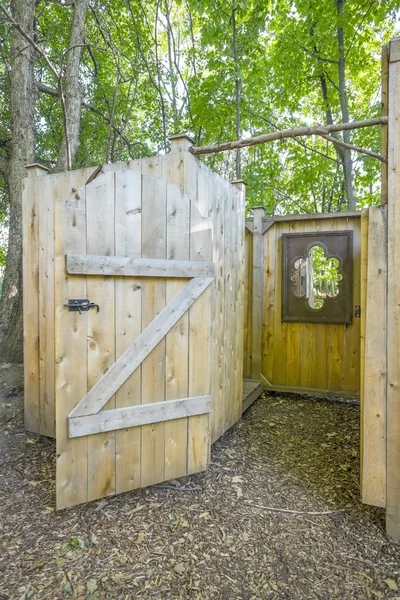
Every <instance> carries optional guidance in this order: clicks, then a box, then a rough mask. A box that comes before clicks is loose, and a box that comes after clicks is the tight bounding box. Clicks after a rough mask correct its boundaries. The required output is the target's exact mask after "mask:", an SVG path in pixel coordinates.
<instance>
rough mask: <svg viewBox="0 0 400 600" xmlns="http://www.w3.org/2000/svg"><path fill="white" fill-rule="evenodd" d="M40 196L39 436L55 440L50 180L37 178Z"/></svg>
mask: <svg viewBox="0 0 400 600" xmlns="http://www.w3.org/2000/svg"><path fill="white" fill-rule="evenodd" d="M39 194H40V197H39V200H38V202H39V204H40V209H39V210H40V213H39V220H38V233H39V405H40V424H39V433H41V434H42V435H47V436H50V437H54V435H55V404H54V383H55V382H54V350H55V349H54V201H53V181H52V180H51V179H50V178H48V177H42V178H40V180H39Z"/></svg>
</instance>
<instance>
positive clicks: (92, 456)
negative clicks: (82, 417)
mask: <svg viewBox="0 0 400 600" xmlns="http://www.w3.org/2000/svg"><path fill="white" fill-rule="evenodd" d="M86 211H87V219H86V227H87V252H88V254H97V253H98V254H110V255H112V254H114V252H115V174H114V173H113V172H111V171H109V172H107V173H104V174H102V175H99V176H98V177H97V178H96V179H95V180H94V181H92V182H91V183H89V184H88V185H87V186H86ZM87 294H88V296H87V297H88V298H89V299H90V300H92V301H93V302H95V303H96V304H98V305H99V306H100V312H99V313H97V312H96V311H94V310H92V311H90V312H89V314H88V354H87V360H88V394H89V395H90V394H93V390H94V389H95V387H97V384H99V383H100V382H101V380H102V378H103V374H104V373H105V372H109V369H110V367H111V366H112V365H113V363H115V280H114V278H112V277H108V278H106V277H104V276H100V275H94V276H91V277H88V279H87ZM115 391H116V390H114V392H113V393H112V394H109V396H108V397H107V400H106V401H105V402H104V403H103V404H102V406H104V405H105V406H106V408H107V409H111V408H115V397H114V393H115ZM86 397H87V396H86ZM78 406H79V405H78ZM78 410H79V409H78ZM111 494H115V433H113V432H109V433H102V434H98V435H97V436H91V437H90V438H89V439H88V500H89V501H90V500H95V499H97V498H104V497H105V496H108V495H111Z"/></svg>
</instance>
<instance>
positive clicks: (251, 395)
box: [242, 379, 263, 413]
mask: <svg viewBox="0 0 400 600" xmlns="http://www.w3.org/2000/svg"><path fill="white" fill-rule="evenodd" d="M262 393H263V384H262V383H261V382H260V381H252V380H249V379H247V380H246V379H244V380H243V407H242V412H243V413H245V412H246V410H247V409H248V408H250V406H251V405H252V404H254V402H255V401H256V400H257V399H258V398H259V397H260V396H261V394H262Z"/></svg>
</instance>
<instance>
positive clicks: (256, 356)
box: [251, 206, 264, 379]
mask: <svg viewBox="0 0 400 600" xmlns="http://www.w3.org/2000/svg"><path fill="white" fill-rule="evenodd" d="M263 216H264V208H263V207H262V206H261V207H260V206H258V207H255V208H253V311H252V312H253V315H252V318H253V325H252V332H253V335H252V352H251V358H252V360H251V376H252V379H259V378H260V373H261V360H262V321H263V316H262V311H263V286H264V265H263V263H264V247H263V246H264V244H263V242H264V240H263V237H262V219H263Z"/></svg>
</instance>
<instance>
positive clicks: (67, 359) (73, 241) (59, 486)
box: [54, 173, 88, 509]
mask: <svg viewBox="0 0 400 600" xmlns="http://www.w3.org/2000/svg"><path fill="white" fill-rule="evenodd" d="M57 180H58V181H57ZM57 180H56V181H55V182H54V183H55V185H56V189H55V190H54V197H55V202H56V203H55V338H56V388H55V397H56V452H57V460H56V498H57V508H58V509H60V508H66V507H68V506H74V505H75V504H80V503H82V502H87V500H88V484H87V475H88V457H87V450H88V440H87V438H77V439H70V438H69V434H68V414H69V413H70V411H71V410H72V409H73V408H74V407H75V406H76V404H77V403H78V402H79V399H80V398H83V396H84V395H85V394H86V391H87V313H82V314H81V315H80V314H79V313H77V312H69V311H68V310H67V309H65V308H64V305H65V304H66V303H67V301H68V298H87V286H86V278H85V277H73V276H69V275H67V274H66V272H65V254H66V253H68V252H80V253H81V254H85V253H86V189H85V186H84V185H82V187H79V186H77V188H75V186H74V185H71V174H70V173H67V174H61V175H59V176H57ZM57 183H58V185H57ZM73 183H74V184H75V181H74V182H73ZM82 183H83V182H82ZM73 187H74V190H75V191H72V188H73ZM65 199H66V200H65Z"/></svg>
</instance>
